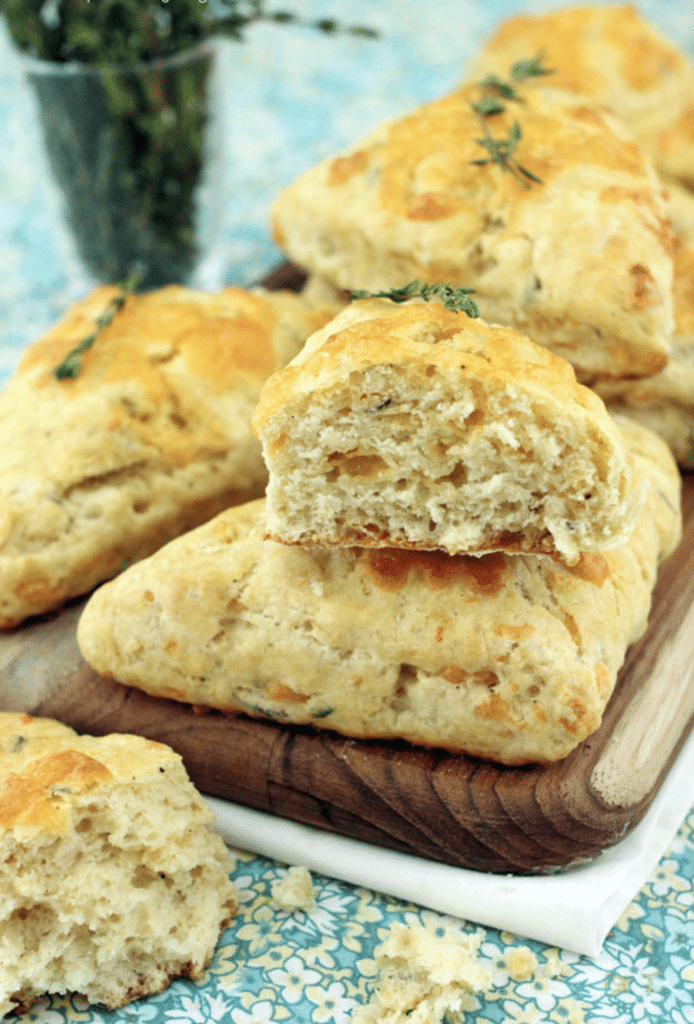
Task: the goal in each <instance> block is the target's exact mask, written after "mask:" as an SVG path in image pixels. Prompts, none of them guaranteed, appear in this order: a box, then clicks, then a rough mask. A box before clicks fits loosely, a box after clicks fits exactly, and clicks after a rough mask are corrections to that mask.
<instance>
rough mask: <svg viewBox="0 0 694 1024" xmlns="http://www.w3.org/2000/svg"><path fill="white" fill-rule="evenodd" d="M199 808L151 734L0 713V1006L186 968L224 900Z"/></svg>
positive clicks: (107, 999) (97, 991) (175, 761)
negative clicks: (98, 733) (103, 731)
mask: <svg viewBox="0 0 694 1024" xmlns="http://www.w3.org/2000/svg"><path fill="white" fill-rule="evenodd" d="M212 817H213V815H212V812H211V810H210V808H209V807H208V805H207V804H206V803H205V801H204V800H203V799H202V797H201V796H200V795H199V794H198V793H197V792H196V790H195V789H194V787H193V785H192V783H191V782H190V780H189V779H188V776H187V774H186V771H185V769H184V767H183V763H182V761H181V758H180V757H179V756H178V754H175V753H174V752H173V751H172V750H171V749H170V748H169V747H166V746H164V745H163V744H161V743H153V742H152V741H150V740H145V739H142V738H141V737H139V736H129V735H117V734H114V735H111V736H104V737H101V738H94V737H91V736H77V734H76V733H74V732H73V731H72V729H69V728H67V726H64V725H61V724H59V723H58V722H53V721H51V720H49V719H42V718H32V717H30V716H29V715H20V714H0V1016H4V1015H5V1014H6V1013H8V1012H9V1011H10V1010H12V1009H16V1008H17V1006H19V1007H21V1008H26V1007H28V1006H30V1005H31V1004H32V1003H34V1002H36V1000H38V999H39V998H40V997H41V996H42V995H44V994H46V993H66V992H79V993H81V994H83V995H85V996H86V997H87V998H88V999H89V1001H90V1002H94V1003H103V1004H105V1005H106V1006H107V1007H108V1008H109V1009H113V1008H114V1007H116V1006H122V1005H123V1004H124V1003H127V1002H130V1001H131V1000H132V999H137V998H139V997H140V996H144V995H151V994H152V993H154V992H160V991H161V990H162V989H164V988H166V986H167V985H168V984H169V981H170V980H171V979H172V978H174V977H177V976H179V975H188V976H189V977H191V978H199V977H200V975H201V974H202V972H203V970H204V969H205V967H206V966H207V965H208V963H209V961H210V960H211V958H212V955H213V953H214V950H215V946H216V944H217V940H218V938H219V935H220V932H221V930H222V929H223V928H224V927H225V926H226V924H227V923H228V921H229V920H230V918H231V916H232V915H233V914H234V913H235V910H236V905H237V901H236V891H235V889H234V886H233V884H232V883H231V882H230V881H229V871H230V870H231V866H232V865H231V858H230V857H229V854H228V851H227V850H226V847H225V846H224V843H223V842H222V840H221V838H220V837H219V836H218V835H216V834H215V833H214V832H212V830H211V828H210V822H211V820H212Z"/></svg>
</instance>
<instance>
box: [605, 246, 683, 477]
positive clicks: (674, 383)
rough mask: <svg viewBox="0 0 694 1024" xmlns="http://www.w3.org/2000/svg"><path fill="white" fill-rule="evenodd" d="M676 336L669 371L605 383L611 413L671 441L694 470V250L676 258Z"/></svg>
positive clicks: (679, 457)
mask: <svg viewBox="0 0 694 1024" xmlns="http://www.w3.org/2000/svg"><path fill="white" fill-rule="evenodd" d="M673 296H674V303H675V333H674V334H673V336H672V352H671V354H670V361H669V363H668V365H667V366H666V367H665V369H664V370H661V372H660V373H656V374H655V375H654V376H653V377H645V378H644V379H643V380H639V381H634V380H615V381H600V382H597V383H596V385H595V389H596V391H597V392H598V394H600V395H601V396H602V397H603V399H604V400H605V403H606V404H607V407H608V409H609V410H610V411H611V412H612V413H618V414H623V415H625V416H630V417H632V418H633V419H635V420H638V422H639V423H642V424H644V426H646V427H649V428H650V429H651V430H653V431H655V433H656V434H658V435H659V436H660V437H662V438H663V440H664V441H667V443H668V444H669V446H670V448H671V449H672V452H673V454H674V456H675V458H676V459H677V462H678V463H679V465H680V466H681V467H682V468H683V469H694V249H692V248H691V247H690V246H689V245H686V244H685V243H682V244H681V245H680V246H679V248H678V250H677V252H676V253H675V280H674V284H673Z"/></svg>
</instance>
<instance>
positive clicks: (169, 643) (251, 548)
mask: <svg viewBox="0 0 694 1024" xmlns="http://www.w3.org/2000/svg"><path fill="white" fill-rule="evenodd" d="M624 431H625V437H626V438H627V439H628V440H629V443H630V445H631V448H632V451H633V452H634V459H635V466H636V473H637V476H638V477H639V478H640V479H643V480H649V481H650V484H651V486H650V487H649V488H648V492H647V499H646V504H645V506H644V509H643V511H642V513H641V514H640V516H639V518H638V520H637V523H636V527H635V529H634V532H633V534H632V537H631V539H630V541H629V543H628V544H626V545H624V546H623V547H621V548H617V549H616V550H614V551H609V552H607V553H606V554H598V555H587V556H584V557H583V558H581V559H580V561H579V562H578V564H577V565H576V566H574V567H572V568H567V567H566V566H565V565H564V564H563V563H562V562H560V561H555V560H554V559H552V558H551V557H548V556H545V555H505V554H503V553H500V552H497V553H493V554H489V555H484V556H482V557H480V558H476V557H474V556H471V555H447V554H445V553H443V552H440V551H407V550H402V549H394V548H391V549H361V548H331V549H325V548H310V549H307V548H302V547H295V546H290V545H286V544H276V543H275V542H274V541H271V540H263V533H264V530H265V515H264V500H263V499H261V500H260V501H258V502H251V503H249V504H247V505H243V506H240V507H238V508H235V509H230V510H229V511H228V512H224V513H222V514H221V515H220V516H218V517H217V518H216V519H215V520H213V521H212V522H210V523H207V524H206V525H204V526H202V527H199V528H198V529H197V530H195V531H193V532H191V533H190V534H187V535H186V536H184V537H180V538H179V539H177V540H175V541H172V542H171V543H170V544H168V545H167V546H166V547H164V548H162V549H161V550H160V551H159V552H157V553H156V554H155V555H153V556H152V557H151V558H150V559H148V560H146V561H143V562H140V563H139V564H138V565H134V566H132V567H131V568H130V569H128V570H126V572H124V573H123V574H122V575H121V576H119V577H118V578H117V579H116V580H113V581H112V582H110V583H107V584H104V586H103V587H101V588H100V589H99V590H97V591H96V593H95V594H93V595H92V597H91V598H90V599H89V601H88V602H87V605H86V608H85V610H84V612H83V613H82V616H81V619H80V622H79V625H78V643H79V645H80V648H81V650H82V653H83V655H84V657H85V658H86V659H87V661H88V662H90V664H92V665H93V666H94V668H95V669H96V670H97V671H98V672H101V673H104V674H105V675H108V676H113V677H115V678H116V679H118V680H120V681H121V682H123V683H126V684H128V685H133V686H137V687H139V688H141V689H143V690H145V691H147V692H148V693H151V694H155V695H157V696H162V697H169V698H172V699H174V700H178V701H182V702H189V703H192V704H196V705H203V706H205V705H207V706H210V707H214V708H219V709H221V710H223V711H228V712H246V713H247V714H250V715H255V716H265V717H267V718H272V719H276V720H278V721H281V722H287V723H299V724H312V725H315V726H318V727H323V728H328V729H334V730H335V731H337V732H339V733H343V734H344V735H347V736H354V737H367V738H372V739H391V738H400V739H404V740H409V741H410V742H412V743H416V744H422V745H424V746H429V747H441V748H445V749H447V750H451V751H464V752H467V753H469V754H474V755H478V756H480V757H484V758H489V759H491V760H495V761H500V762H503V763H504V764H523V763H526V762H533V761H540V762H550V761H553V760H556V759H558V758H561V757H564V756H565V755H566V754H568V753H569V751H570V750H572V749H573V747H575V746H576V745H577V744H578V743H580V741H581V740H582V739H584V738H585V737H586V736H588V735H589V734H590V733H591V732H593V730H595V729H596V728H597V727H598V725H599V724H600V720H601V715H602V712H603V709H604V707H605V704H606V703H607V700H608V699H609V696H610V694H611V692H612V689H613V686H614V683H615V678H616V673H617V670H618V669H619V667H620V665H621V663H622V660H623V658H624V653H625V650H626V648H627V645H628V644H630V643H631V642H632V641H633V640H635V639H636V638H637V637H638V636H639V635H640V634H641V633H642V631H643V630H644V628H645V626H646V621H647V616H648V611H649V607H650V600H651V590H652V587H653V583H654V580H655V575H656V567H657V564H658V562H659V560H660V559H661V558H662V557H663V556H665V555H666V554H668V553H669V552H670V551H672V550H673V548H674V547H675V545H676V544H677V542H678V540H679V536H680V528H681V513H680V496H679V495H680V477H679V474H678V472H677V468H676V466H675V464H674V462H673V460H672V457H671V455H670V453H669V451H668V449H667V447H666V445H665V444H664V443H663V442H662V441H660V440H659V438H657V437H655V435H653V434H651V433H650V432H649V431H646V430H644V429H643V428H640V427H638V426H637V425H636V424H632V423H630V421H624Z"/></svg>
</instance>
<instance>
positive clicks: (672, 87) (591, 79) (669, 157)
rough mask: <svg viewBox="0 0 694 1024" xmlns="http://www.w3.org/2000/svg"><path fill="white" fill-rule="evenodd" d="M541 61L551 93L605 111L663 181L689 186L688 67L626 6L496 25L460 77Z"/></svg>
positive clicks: (691, 70)
mask: <svg viewBox="0 0 694 1024" xmlns="http://www.w3.org/2000/svg"><path fill="white" fill-rule="evenodd" d="M537 53H542V55H543V60H544V65H545V67H547V68H551V69H552V70H553V77H552V84H553V85H556V86H557V88H560V89H567V90H570V91H571V92H575V93H579V94H582V95H585V96H590V97H591V98H592V99H594V100H596V101H597V102H599V103H601V104H604V105H605V106H607V107H610V109H611V110H613V111H614V113H615V114H616V115H617V116H618V117H620V118H621V119H622V120H623V121H624V122H625V123H626V124H627V125H628V126H629V128H630V129H631V130H632V132H633V133H634V135H635V137H636V138H637V140H638V141H639V142H640V143H641V145H643V146H644V148H645V149H646V150H647V152H648V153H649V155H650V156H651V157H652V159H653V160H654V162H655V164H656V167H657V169H658V170H659V171H660V172H661V173H663V174H666V175H670V176H672V177H675V178H678V179H680V180H682V181H684V182H686V183H688V184H690V185H694V66H693V65H692V62H691V60H690V59H689V57H688V56H687V55H686V54H685V53H683V51H682V50H681V49H679V48H678V47H676V46H675V45H674V44H673V43H671V42H670V41H669V40H667V39H666V38H665V37H664V36H663V35H662V34H661V33H660V32H659V31H658V29H656V28H655V27H654V26H653V25H651V24H650V23H649V22H647V21H646V20H645V19H644V18H643V17H642V16H641V14H640V13H639V12H638V11H637V9H636V8H635V7H634V6H632V5H631V4H623V5H622V4H617V5H614V4H598V5H596V6H594V7H567V8H563V9H561V10H554V11H549V12H547V13H545V14H538V15H532V14H521V15H519V16H516V17H512V18H509V19H508V20H507V21H504V22H503V23H502V24H501V26H500V27H499V29H498V31H497V32H495V33H494V34H493V35H492V36H491V38H490V39H489V40H488V41H487V42H486V44H485V45H484V46H483V47H482V49H481V51H480V52H479V54H478V55H477V56H476V57H475V59H474V61H473V62H472V65H471V67H470V68H469V70H468V72H467V75H466V77H467V79H468V81H479V80H480V79H482V78H484V77H485V76H486V75H489V74H496V75H499V76H501V77H507V75H508V71H509V68H510V67H511V66H512V65H513V64H514V63H515V62H516V61H520V60H528V59H530V58H532V57H534V56H535V55H536V54H537Z"/></svg>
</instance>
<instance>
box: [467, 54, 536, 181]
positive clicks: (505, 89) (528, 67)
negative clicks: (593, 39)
mask: <svg viewBox="0 0 694 1024" xmlns="http://www.w3.org/2000/svg"><path fill="white" fill-rule="evenodd" d="M543 60H544V54H543V53H542V51H540V52H539V53H537V54H536V56H535V57H533V58H531V59H530V60H519V61H516V63H515V64H513V65H512V67H511V70H510V76H511V79H512V81H511V82H508V81H505V80H504V79H503V78H499V77H498V75H487V77H486V78H483V79H482V81H480V82H478V83H477V84H478V85H479V86H480V87H481V88H483V89H486V90H488V91H487V92H485V93H483V95H482V96H481V97H480V99H479V100H477V101H476V102H474V103H471V104H470V105H471V107H472V109H473V110H474V112H475V114H476V115H477V119H478V120H479V122H480V125H481V127H482V131H483V132H484V138H482V139H475V142H476V143H477V144H478V145H480V146H482V147H483V148H484V149H486V151H487V153H488V154H489V156H488V157H486V158H485V159H480V160H471V161H470V163H472V164H475V165H476V166H478V167H482V166H484V165H485V164H489V163H495V164H497V165H498V166H499V167H502V168H503V169H505V170H507V171H509V172H510V173H511V174H512V175H513V176H514V178H517V179H518V181H520V182H521V184H523V185H524V186H525V187H526V188H530V182H532V181H534V182H536V183H537V184H538V185H541V184H542V179H541V178H538V177H537V175H535V174H533V173H532V172H531V171H529V170H528V169H527V167H523V166H522V165H521V164H519V163H518V161H517V160H514V159H512V157H513V154H514V153H515V151H516V149H517V148H518V143H519V142H520V140H521V138H522V132H521V126H520V123H519V122H518V121H514V122H513V125H512V126H511V130H510V132H509V136H508V138H507V139H495V138H494V137H493V135H492V133H491V132H490V130H489V126H488V125H487V123H486V121H485V118H487V117H489V116H490V115H492V114H502V113H503V112H504V111H505V110H506V103H505V102H504V101H505V100H512V101H515V102H516V103H522V102H523V100H522V97H521V96H519V94H518V93H517V92H516V89H515V88H514V85H513V82H523V81H525V80H526V79H527V78H538V77H540V76H542V75H551V74H552V73H553V69H552V68H546V67H544V65H543V63H542V62H543Z"/></svg>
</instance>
